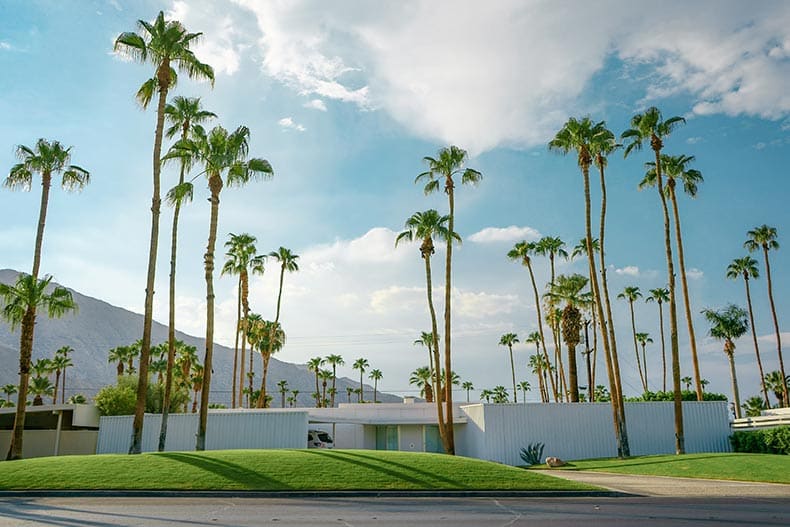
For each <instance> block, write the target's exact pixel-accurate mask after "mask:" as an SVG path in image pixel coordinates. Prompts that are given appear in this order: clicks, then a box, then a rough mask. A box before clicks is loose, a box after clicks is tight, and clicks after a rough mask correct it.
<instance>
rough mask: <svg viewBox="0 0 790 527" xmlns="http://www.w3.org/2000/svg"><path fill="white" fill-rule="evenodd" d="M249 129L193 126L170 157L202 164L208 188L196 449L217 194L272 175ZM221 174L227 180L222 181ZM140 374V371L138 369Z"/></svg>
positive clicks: (208, 361)
mask: <svg viewBox="0 0 790 527" xmlns="http://www.w3.org/2000/svg"><path fill="white" fill-rule="evenodd" d="M249 141H250V131H249V130H248V129H247V127H245V126H240V127H238V128H237V129H236V130H234V131H233V132H228V131H227V130H225V129H224V128H223V127H221V126H215V127H214V128H213V129H212V130H211V131H210V132H208V133H206V131H205V130H204V129H203V128H202V127H200V126H196V127H195V129H194V134H193V139H188V140H186V141H179V142H178V143H176V144H175V145H173V148H171V153H172V156H173V157H188V158H190V159H194V160H195V161H196V163H198V164H200V165H201V166H202V167H203V173H204V174H205V175H206V176H207V178H208V186H209V190H210V191H211V198H210V200H209V201H210V203H211V216H210V221H209V233H208V244H207V247H206V254H205V256H204V264H205V271H206V354H205V357H204V359H203V368H204V370H203V387H202V389H201V393H200V418H199V421H198V432H197V440H196V444H195V448H196V450H204V449H205V446H206V420H207V417H208V398H209V389H210V386H211V368H212V359H213V354H214V342H213V339H214V250H215V246H216V242H217V224H218V222H219V196H220V192H221V191H222V189H223V187H224V186H225V185H227V186H229V187H242V186H244V185H246V184H247V183H249V182H251V181H254V180H256V179H262V178H271V177H272V175H273V170H272V167H271V165H270V164H269V162H268V161H266V160H265V159H262V158H248V153H249ZM170 155H171V154H168V156H170ZM223 174H224V175H225V179H226V181H223V178H222V176H223ZM141 374H142V372H141Z"/></svg>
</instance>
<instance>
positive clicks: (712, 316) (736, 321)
mask: <svg viewBox="0 0 790 527" xmlns="http://www.w3.org/2000/svg"><path fill="white" fill-rule="evenodd" d="M702 313H703V314H704V315H705V318H706V319H707V320H708V322H710V336H711V337H713V338H715V339H719V340H724V354H725V355H727V360H729V362H730V376H731V378H732V396H733V399H734V402H735V417H736V418H740V417H741V400H740V397H739V396H738V378H737V377H736V376H735V342H734V341H735V340H737V339H739V338H741V337H742V336H743V335H744V333H746V331H747V330H748V329H749V322H748V320H747V313H746V310H744V309H743V308H740V307H738V306H736V305H733V304H730V305H728V306H727V307H725V308H724V309H721V310H719V311H715V310H713V309H703V310H702Z"/></svg>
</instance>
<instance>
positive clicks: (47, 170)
mask: <svg viewBox="0 0 790 527" xmlns="http://www.w3.org/2000/svg"><path fill="white" fill-rule="evenodd" d="M71 148H72V147H68V148H64V147H63V145H61V144H60V143H59V142H58V141H51V142H50V141H47V140H46V139H39V140H38V141H36V146H35V147H34V148H30V147H28V146H25V145H19V146H17V148H16V155H17V157H18V158H19V161H20V162H19V163H17V164H16V165H14V166H13V167H11V171H10V173H9V174H8V177H6V179H5V181H3V186H5V187H8V188H10V189H22V190H30V188H31V186H32V184H33V174H41V175H42V176H45V177H51V176H53V175H56V174H61V175H62V179H61V186H62V187H63V188H64V189H65V190H82V189H83V188H84V187H85V185H87V184H88V183H89V182H90V173H89V172H88V171H87V170H85V169H84V168H81V167H78V166H77V165H72V164H71Z"/></svg>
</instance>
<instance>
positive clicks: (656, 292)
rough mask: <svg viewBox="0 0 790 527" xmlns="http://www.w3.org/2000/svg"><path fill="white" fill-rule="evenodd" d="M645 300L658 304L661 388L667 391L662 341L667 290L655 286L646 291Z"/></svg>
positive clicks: (665, 364) (663, 343)
mask: <svg viewBox="0 0 790 527" xmlns="http://www.w3.org/2000/svg"><path fill="white" fill-rule="evenodd" d="M645 302H655V303H656V304H658V327H659V330H660V336H661V339H660V340H661V367H662V374H661V380H662V388H661V389H662V390H663V391H667V353H666V346H665V342H664V303H665V302H669V290H668V289H665V288H663V287H657V288H655V289H650V290H649V291H648V295H647V297H645Z"/></svg>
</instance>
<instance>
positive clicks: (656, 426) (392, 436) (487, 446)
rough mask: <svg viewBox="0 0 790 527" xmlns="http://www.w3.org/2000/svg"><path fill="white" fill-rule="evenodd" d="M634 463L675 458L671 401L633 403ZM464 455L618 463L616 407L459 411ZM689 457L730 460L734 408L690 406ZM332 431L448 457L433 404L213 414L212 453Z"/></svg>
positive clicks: (295, 441)
mask: <svg viewBox="0 0 790 527" xmlns="http://www.w3.org/2000/svg"><path fill="white" fill-rule="evenodd" d="M626 420H627V426H628V434H629V441H630V447H631V454H632V455H646V454H671V453H674V451H675V437H674V412H673V405H672V403H665V402H646V403H626ZM453 421H454V429H455V443H456V453H457V454H459V455H462V456H467V457H474V458H480V459H486V460H490V461H497V462H500V463H505V464H509V465H519V464H522V461H521V459H520V457H519V452H520V449H521V448H522V447H526V446H527V445H529V444H532V443H543V444H544V445H545V449H544V455H545V456H557V457H561V458H563V459H586V458H596V457H612V456H615V455H617V452H616V445H615V438H614V429H613V425H612V413H611V406H610V405H609V404H608V403H594V404H588V403H585V404H578V403H576V404H572V403H548V404H546V403H520V404H465V403H459V404H455V405H454V407H453ZM683 423H684V433H685V445H686V451H687V452H689V453H695V452H727V451H729V450H730V445H729V439H728V438H729V435H730V423H729V420H728V414H727V404H726V402H719V401H717V402H696V401H695V402H684V403H683ZM159 425H160V416H159V415H146V417H145V422H144V426H143V431H144V432H143V433H144V436H143V450H144V451H153V450H156V444H157V438H158V434H159ZM310 429H321V430H325V431H327V432H329V433H331V434H332V435H333V437H334V438H335V448H356V449H368V450H402V451H413V452H442V445H441V440H440V438H439V433H438V427H437V417H436V406H435V404H433V403H415V402H410V401H409V400H408V399H407V402H406V403H405V404H403V403H388V404H340V406H339V407H338V408H294V409H264V410H256V409H252V410H242V409H237V410H211V411H210V412H209V417H208V424H207V437H206V446H207V448H208V449H211V450H221V449H234V448H305V447H306V443H307V431H308V430H310ZM196 430H197V415H196V414H175V415H171V416H170V420H169V421H168V439H167V445H166V449H167V450H193V449H194V444H195V431H196ZM131 432H132V416H118V417H102V418H101V421H100V426H99V435H98V441H97V446H96V452H97V453H100V454H101V453H123V452H126V451H127V450H128V448H129V441H130V438H131Z"/></svg>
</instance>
